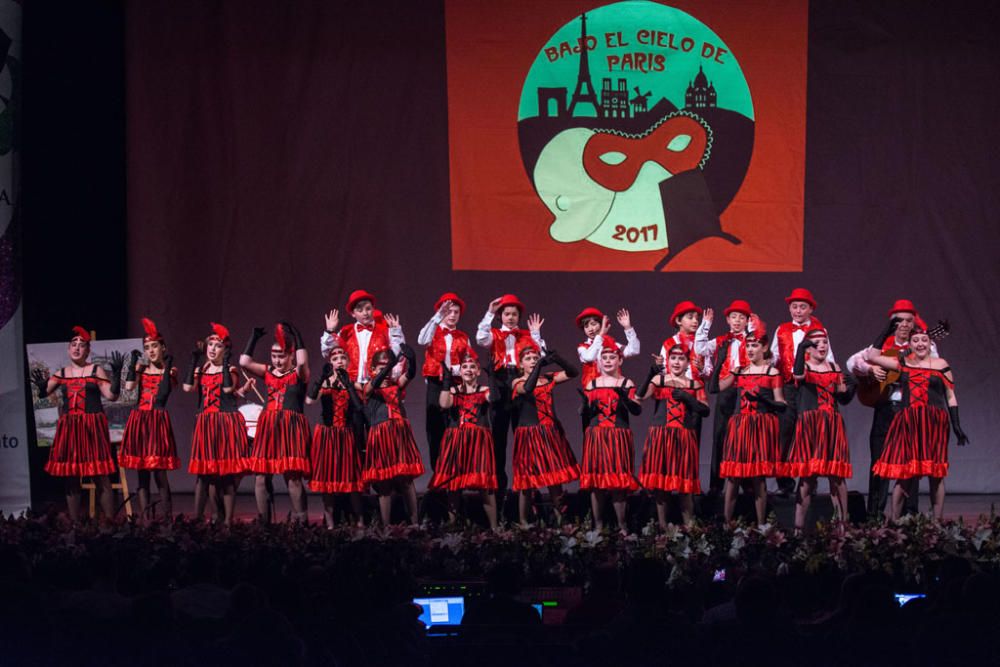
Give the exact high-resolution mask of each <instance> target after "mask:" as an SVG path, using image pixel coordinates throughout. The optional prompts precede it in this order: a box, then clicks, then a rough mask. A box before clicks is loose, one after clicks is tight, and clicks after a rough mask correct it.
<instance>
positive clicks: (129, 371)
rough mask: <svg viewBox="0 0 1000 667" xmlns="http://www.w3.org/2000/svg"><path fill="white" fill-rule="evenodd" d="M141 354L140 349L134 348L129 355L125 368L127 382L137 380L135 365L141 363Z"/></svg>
mask: <svg viewBox="0 0 1000 667" xmlns="http://www.w3.org/2000/svg"><path fill="white" fill-rule="evenodd" d="M141 354H142V353H141V352H139V350H132V353H131V354H129V355H128V367H127V368H126V369H125V381H126V382H135V365H136V364H137V363H139V356H140V355H141Z"/></svg>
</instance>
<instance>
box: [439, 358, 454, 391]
mask: <svg viewBox="0 0 1000 667" xmlns="http://www.w3.org/2000/svg"><path fill="white" fill-rule="evenodd" d="M453 386H455V376H454V375H452V373H451V369H450V368H448V365H447V364H445V366H444V367H443V369H442V371H441V391H451V388H452V387H453Z"/></svg>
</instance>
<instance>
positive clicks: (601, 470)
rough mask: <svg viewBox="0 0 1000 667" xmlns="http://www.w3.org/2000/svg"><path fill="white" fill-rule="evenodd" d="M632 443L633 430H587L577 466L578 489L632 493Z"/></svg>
mask: <svg viewBox="0 0 1000 667" xmlns="http://www.w3.org/2000/svg"><path fill="white" fill-rule="evenodd" d="M634 469H635V441H634V440H633V436H632V430H631V429H628V428H617V427H606V426H605V427H601V426H597V427H592V428H588V429H587V432H586V435H585V436H584V438H583V461H582V462H581V463H580V488H581V489H615V490H626V491H635V490H636V489H638V488H639V483H638V482H637V481H636V479H635V475H634V474H633V472H632V471H633V470H634Z"/></svg>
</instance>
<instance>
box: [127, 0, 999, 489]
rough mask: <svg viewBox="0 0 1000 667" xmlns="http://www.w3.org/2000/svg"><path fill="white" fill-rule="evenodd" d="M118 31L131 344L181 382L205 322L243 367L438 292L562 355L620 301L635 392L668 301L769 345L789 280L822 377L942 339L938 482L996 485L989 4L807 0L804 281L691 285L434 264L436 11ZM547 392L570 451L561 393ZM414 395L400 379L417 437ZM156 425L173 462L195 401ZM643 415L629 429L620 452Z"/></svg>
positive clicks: (360, 11) (442, 255)
mask: <svg viewBox="0 0 1000 667" xmlns="http://www.w3.org/2000/svg"><path fill="white" fill-rule="evenodd" d="M125 12H126V17H125V18H126V22H125V26H126V29H125V63H126V79H125V80H126V90H127V101H126V117H127V214H128V241H127V257H128V273H127V276H123V279H125V280H126V281H127V286H128V315H129V329H128V333H129V334H133V335H138V334H139V333H140V328H139V323H138V318H139V317H141V316H143V315H147V316H150V317H153V318H154V319H156V321H157V322H158V324H159V325H160V327H161V330H162V331H163V332H165V334H166V336H167V337H168V343H169V344H170V345H171V346H172V349H173V352H174V354H175V356H176V358H177V359H178V360H182V362H183V363H186V360H187V358H188V352H189V350H190V349H191V347H192V345H193V344H194V341H195V339H196V338H198V337H201V336H204V335H205V334H206V332H207V327H208V322H209V321H210V320H216V321H220V322H223V323H225V324H227V325H228V326H230V327H231V329H232V330H233V332H234V335H235V338H236V345H237V347H238V348H241V347H242V345H243V342H244V341H245V339H246V335H247V332H248V331H249V329H250V328H251V327H252V326H254V325H262V326H267V327H271V326H272V325H273V323H274V322H275V321H276V320H280V319H289V320H291V321H293V322H295V323H296V324H297V325H298V326H299V327H300V328H301V329H302V330H303V331H304V332H305V333H306V335H307V337H308V339H309V343H310V345H311V347H310V352H311V353H314V354H316V353H317V352H318V345H317V343H318V338H319V333H320V330H321V328H322V325H323V319H322V314H323V313H324V311H326V310H328V309H329V308H331V307H337V308H340V309H341V310H343V308H344V299H345V296H346V294H347V293H348V292H349V291H350V290H352V289H354V288H358V287H363V288H365V289H368V290H371V291H373V292H374V293H375V294H376V295H378V299H379V303H378V305H379V306H380V307H382V308H383V309H385V310H386V311H388V312H395V313H398V314H399V315H400V316H401V318H402V322H403V327H404V330H405V332H406V335H407V339H408V340H409V341H410V342H411V343H413V344H415V342H416V336H417V332H418V330H419V328H420V327H421V326H422V325H423V324H424V322H425V321H426V320H427V319H428V317H429V316H430V315H431V313H432V305H433V303H434V301H435V299H436V298H437V296H438V295H439V294H440V293H441V292H443V291H445V290H456V291H458V292H459V293H460V294H461V295H462V296H463V297H464V298H465V299H466V301H467V302H468V304H469V312H467V313H466V314H465V316H464V318H463V321H462V324H461V326H462V327H463V328H464V329H465V330H466V331H468V332H469V333H472V332H473V331H474V328H475V323H476V322H477V321H478V319H479V318H480V316H481V315H482V313H483V311H484V309H485V306H486V304H487V302H488V301H489V300H490V299H491V298H493V297H495V296H498V295H500V294H501V293H504V292H514V293H516V294H518V295H519V296H521V297H522V299H523V300H524V301H525V302H526V303H527V304H528V307H529V310H530V311H538V312H540V313H542V314H543V315H544V316H545V325H544V328H543V333H544V336H545V338H546V340H547V341H548V342H549V345H550V347H553V348H557V349H560V350H562V351H564V352H566V353H568V354H569V353H571V352H572V351H573V349H574V348H575V345H576V343H577V342H579V338H580V334H579V332H577V331H576V330H575V329H574V326H573V316H574V315H575V314H576V313H577V312H578V311H579V310H580V309H581V308H582V307H583V306H586V305H595V306H598V307H600V308H602V309H605V310H606V312H610V311H612V310H613V309H616V308H618V307H621V306H627V307H628V308H630V310H631V312H632V316H633V320H634V323H635V326H636V329H637V331H638V333H639V336H640V338H641V340H642V343H643V349H644V354H643V356H642V357H641V358H640V359H639V360H634V361H631V362H629V363H628V364H627V366H626V371H627V373H628V374H629V375H631V376H632V377H639V376H641V375H643V374H644V372H645V370H646V367H647V363H646V362H647V360H648V356H647V355H646V354H645V352H652V351H655V350H656V349H658V348H659V344H660V342H661V341H662V340H663V338H664V337H665V336H666V335H667V334H668V333H672V332H671V331H669V330H668V329H669V327H668V323H667V317H668V314H669V312H670V310H671V309H672V307H673V305H674V303H675V302H677V301H678V300H680V299H686V298H692V299H695V300H696V301H698V302H699V303H703V304H705V305H711V306H714V307H715V308H716V309H717V310H721V309H722V308H723V307H724V306H725V305H726V304H727V303H728V302H729V300H730V299H732V298H748V299H749V300H750V301H751V303H752V304H753V306H754V308H755V309H756V310H757V312H759V313H760V314H761V316H762V317H763V318H764V319H765V320H766V321H767V322H768V323H770V324H771V325H772V326H774V325H777V324H778V323H779V322H781V321H783V320H784V319H787V310H786V307H785V304H784V301H783V297H784V296H785V295H786V294H787V293H788V292H789V290H790V289H792V288H793V287H797V286H806V287H809V288H810V289H812V290H813V292H814V293H815V294H816V296H817V298H818V300H819V301H820V307H819V309H818V311H817V315H819V316H820V317H821V318H822V319H823V321H824V322H825V323H826V324H827V326H828V327H829V329H830V331H831V339H832V344H833V348H834V351H835V353H836V356H837V358H838V360H840V361H845V360H846V358H847V357H848V355H849V354H851V353H853V352H854V351H856V350H858V349H860V348H861V347H863V346H864V345H865V344H866V343H867V342H868V341H869V340H870V339H871V338H872V337H873V336H874V334H875V332H876V331H877V330H878V329H879V328H880V327H881V326H882V324H883V322H884V320H885V315H886V309H887V307H888V306H889V305H890V304H891V303H892V301H893V300H894V299H896V298H904V297H905V298H910V299H913V300H914V301H915V302H916V303H917V305H918V306H919V307H920V309H921V312H922V314H923V315H924V316H925V318H926V319H928V320H930V321H933V320H935V319H937V318H944V317H947V318H949V319H950V320H951V323H952V325H953V331H954V333H953V334H952V336H951V337H950V338H949V339H948V340H947V341H945V342H944V343H943V344H942V345H941V352H942V356H945V357H946V358H947V359H948V360H949V361H950V362H951V365H952V367H953V368H954V371H955V375H956V378H957V380H958V395H959V398H960V402H961V404H962V413H963V425H964V426H965V428H966V430H967V431H968V433H969V434H970V436H971V438H972V443H973V444H972V446H971V447H970V448H968V449H965V450H958V449H957V448H955V449H953V450H952V462H953V466H952V472H951V474H950V476H949V478H948V484H949V488H950V489H951V490H953V491H970V492H971V491H976V492H983V491H998V490H1000V474H998V473H1000V463H998V462H997V461H998V458H1000V457H998V454H1000V442H998V441H997V438H996V436H995V429H996V425H997V423H998V408H997V403H998V401H997V399H998V392H997V389H996V386H997V381H998V380H997V377H998V371H1000V364H998V363H997V358H996V356H995V353H993V350H994V349H995V344H996V343H995V341H996V340H997V339H998V336H1000V316H998V313H997V309H996V306H995V303H996V299H995V290H996V287H997V285H998V277H1000V269H998V262H997V259H998V258H997V255H998V248H1000V226H998V224H997V217H996V212H997V203H998V202H997V192H998V190H1000V188H998V186H1000V182H998V176H1000V168H998V166H997V161H996V159H995V154H996V147H997V145H1000V130H998V129H997V125H996V122H995V120H996V118H997V117H998V115H1000V104H998V102H1000V93H998V90H997V86H996V82H997V80H998V74H1000V67H998V46H997V41H996V34H998V30H1000V19H998V16H997V12H996V10H995V9H994V8H993V7H992V6H991V5H990V4H988V3H981V2H952V3H948V4H940V3H933V4H931V3H913V2H903V1H896V2H880V3H869V2H860V1H857V2H842V1H836V2H834V1H820V2H813V3H812V4H811V9H810V46H809V78H808V118H807V120H808V136H807V159H806V165H807V166H806V174H805V178H806V189H805V191H806V210H805V229H806V236H805V269H804V271H803V272H802V273H801V274H725V273H719V274H711V275H706V274H652V273H649V274H643V273H631V274H611V273H544V272H537V273H487V272H453V271H452V270H451V268H450V248H449V243H450V242H449V232H448V228H449V225H448V216H449V204H448V187H449V186H448V152H447V95H446V87H445V53H444V37H445V25H444V18H443V15H444V12H443V5H442V3H441V2H416V3H415V2H402V1H395V2H382V3H346V2H280V1H278V0H270V1H264V0H256V1H249V2H248V1H244V0H240V1H238V2H237V1H232V2H177V1H176V0H172V1H170V2H155V1H150V2H141V3H128V4H127V5H126V7H125ZM484 85H489V76H488V73H484ZM514 120H515V119H513V118H512V119H511V122H512V123H513V122H514ZM483 159H484V160H488V159H490V156H489V155H483ZM482 252H484V253H488V252H490V248H489V247H484V248H482ZM345 317H346V314H345ZM722 324H723V323H722V318H721V317H720V318H719V320H718V321H717V322H716V326H715V329H714V331H715V333H721V330H722ZM266 345H267V342H266V341H265V343H264V344H262V346H261V348H260V351H261V352H263V351H264V350H265V349H266ZM313 367H314V369H318V367H319V361H318V360H317V359H315V358H314V359H313ZM557 396H558V410H560V412H561V414H562V416H563V420H564V422H565V424H566V426H567V429H568V431H569V434H570V439H571V441H572V442H573V443H574V447H575V448H576V449H577V450H578V451H579V447H580V442H581V436H580V433H579V424H578V421H579V420H578V419H577V418H576V416H575V408H576V404H577V397H576V392H574V391H573V390H572V388H571V387H565V388H563V389H562V390H560V391H558V392H557ZM423 398H424V390H423V386H422V385H421V384H420V383H419V382H415V383H414V385H413V386H412V389H411V391H410V392H409V397H408V404H409V406H410V415H411V419H412V422H413V426H414V430H415V431H416V433H417V436H418V442H421V443H422V442H423V414H422V413H423ZM171 410H172V414H173V417H174V423H175V428H176V430H177V433H178V435H179V444H180V447H181V450H182V455H183V456H184V457H185V458H186V455H187V450H188V442H189V433H190V432H191V428H192V424H193V410H194V399H193V397H191V396H185V395H181V394H180V393H179V392H178V394H177V395H175V396H174V397H172V399H171ZM310 416H311V417H313V418H318V415H316V414H315V413H313V412H311V413H310ZM846 418H847V420H848V424H849V433H850V438H851V451H852V456H853V461H854V464H855V478H854V480H852V481H851V484H850V486H851V488H854V489H859V490H865V487H866V485H867V468H868V466H869V454H868V444H867V433H868V427H869V423H870V411H869V410H867V409H864V408H861V407H859V406H857V405H852V406H851V407H850V408H848V410H847V413H846ZM647 422H648V419H647V417H646V416H643V417H641V418H639V419H638V420H637V423H636V424H635V430H636V433H637V440H638V442H640V443H641V442H642V438H643V434H644V432H645V427H646V424H647ZM706 444H707V442H706ZM708 454H709V452H708V447H703V455H702V460H703V478H704V479H705V480H706V481H707V463H708ZM425 482H426V477H425V478H424V479H423V480H421V485H422V484H423V483H425ZM175 484H176V485H177V486H178V487H180V488H185V486H186V485H189V484H190V478H189V476H187V475H184V474H177V475H175Z"/></svg>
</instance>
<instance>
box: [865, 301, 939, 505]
mask: <svg viewBox="0 0 1000 667" xmlns="http://www.w3.org/2000/svg"><path fill="white" fill-rule="evenodd" d="M919 317H920V316H919V315H918V314H917V309H916V306H914V305H913V302H912V301H910V300H909V299H899V300H898V301H896V302H895V303H894V304H893V305H892V308H890V309H889V321H888V323H887V324H886V326H885V328H884V329H883V330H882V332H881V333H879V335H878V337H876V338H875V340H874V341H872V344H871V346H870V347H871V348H875V349H877V350H881V351H882V353H883V354H885V355H888V356H906V354H908V353H909V347H910V333H911V332H912V331H913V327H914V324H915V323H919V324H922V321H921V320H919ZM865 351H866V350H862V351H861V352H858V353H857V354H855V355H853V356H852V357H851V358H850V359H848V360H847V369H848V370H849V371H851V372H852V373H853V374H854V375H855V376H856V377H857V378H858V380H859V383H861V384H862V385H864V384H868V385H871V384H873V383H881V382H884V381H885V380H886V378H887V372H886V370H885V369H883V368H880V367H878V366H873V365H871V364H869V363H868V362H867V361H865V359H864V354H865ZM931 356H934V357H936V356H938V352H937V347H936V346H935V345H934V344H933V343H931ZM901 400H902V389H901V388H900V387H899V385H898V384H896V383H895V382H893V383H892V384H890V385H888V386H887V387H886V388H885V389H884V390H883V392H882V393H881V395H880V396H879V398H878V400H876V401H875V404H874V406H873V407H874V410H875V413H874V415H873V417H872V428H871V431H870V432H869V434H868V447H869V451H870V452H871V460H872V463H874V462H875V461H877V460H878V459H879V457H880V456H882V449H883V448H884V447H885V436H886V435H887V434H888V432H889V425H890V424H891V423H892V418H893V417H894V416H895V415H896V413H897V412H898V411H899V409H900V407H901V405H900V401H901ZM917 481H919V480H917ZM910 484H912V486H913V487H916V483H915V482H914V480H910ZM916 491H917V489H916V488H907V489H906V496H905V498H906V501H905V504H904V506H903V513H904V514H910V513H913V514H915V513H916V512H917V511H918V510H917V493H916ZM888 497H889V480H888V479H885V478H883V477H879V476H877V475H875V473H873V472H870V473H869V476H868V518H869V519H880V520H881V519H882V518H883V516H884V513H885V503H886V500H887V499H888Z"/></svg>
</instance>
